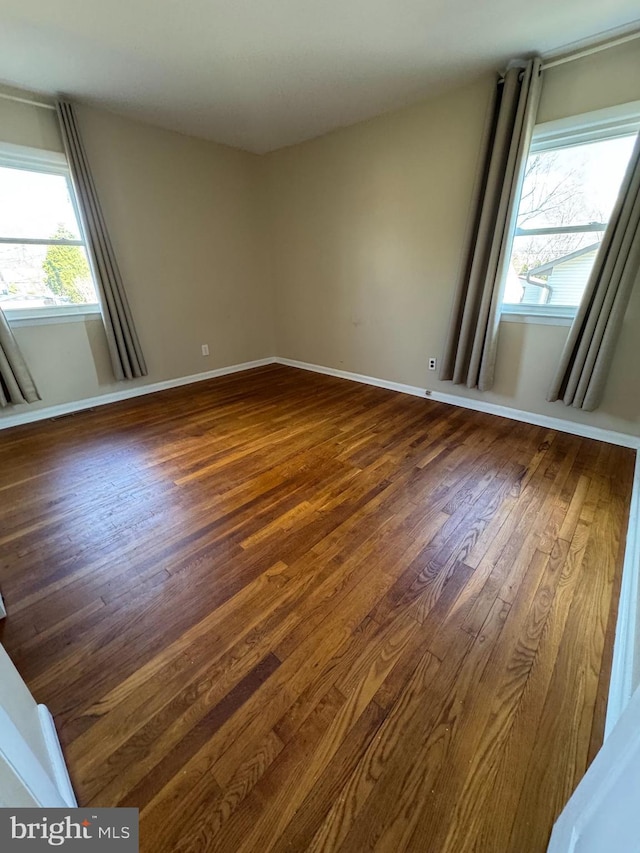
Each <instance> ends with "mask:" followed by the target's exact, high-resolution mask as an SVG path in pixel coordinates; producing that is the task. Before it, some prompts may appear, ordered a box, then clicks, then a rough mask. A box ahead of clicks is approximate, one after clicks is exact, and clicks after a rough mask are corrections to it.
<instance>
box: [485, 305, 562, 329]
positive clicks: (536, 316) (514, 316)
mask: <svg viewBox="0 0 640 853" xmlns="http://www.w3.org/2000/svg"><path fill="white" fill-rule="evenodd" d="M574 317H575V312H573V311H572V312H571V313H568V312H560V311H558V312H552V311H544V312H542V311H535V310H534V311H522V310H521V311H509V310H507V309H503V311H502V314H501V316H500V322H502V323H527V324H533V325H537V326H570V325H571V324H572V323H573V318H574Z"/></svg>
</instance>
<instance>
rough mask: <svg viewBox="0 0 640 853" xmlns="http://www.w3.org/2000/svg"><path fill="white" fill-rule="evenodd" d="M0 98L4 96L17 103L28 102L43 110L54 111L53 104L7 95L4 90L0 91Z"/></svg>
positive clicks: (6, 99) (5, 98)
mask: <svg viewBox="0 0 640 853" xmlns="http://www.w3.org/2000/svg"><path fill="white" fill-rule="evenodd" d="M0 98H4V100H5V101H15V102H16V103H18V104H29V105H30V106H32V107H40V108H41V109H43V110H53V111H54V112H55V109H56V108H55V106H54V105H53V104H45V103H44V102H43V101H31V100H30V99H29V98H20V97H18V95H7V94H6V93H5V92H0Z"/></svg>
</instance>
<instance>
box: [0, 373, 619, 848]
mask: <svg viewBox="0 0 640 853" xmlns="http://www.w3.org/2000/svg"><path fill="white" fill-rule="evenodd" d="M632 468H633V453H632V451H629V450H625V449H622V448H619V447H614V446H612V445H608V444H602V443H599V442H595V441H591V440H587V439H580V438H576V437H573V436H569V435H565V434H562V433H557V432H554V431H552V430H547V429H544V428H541V427H535V426H530V425H526V424H519V423H516V422H513V421H509V420H505V419H501V418H496V417H493V416H490V415H483V414H479V413H473V412H470V411H467V410H463V409H457V408H454V407H451V406H446V405H444V404H439V403H434V402H431V401H428V400H420V399H417V398H412V397H407V396H403V395H400V394H395V393H393V392H390V391H385V390H381V389H377V388H371V387H366V386H361V385H357V384H354V383H351V382H346V381H342V380H338V379H332V378H328V377H323V376H317V375H314V374H309V373H303V372H300V371H296V370H293V369H291V368H285V367H280V366H272V367H267V368H260V369H258V370H254V371H251V372H249V373H245V374H238V375H234V376H229V377H225V378H220V379H216V380H212V381H209V382H205V383H201V384H198V385H192V386H187V387H184V388H180V389H175V390H172V391H167V392H162V393H158V394H154V395H152V396H147V397H144V398H140V399H138V400H135V401H129V402H126V403H121V404H116V405H113V406H109V407H103V408H100V409H97V410H95V411H91V412H85V413H81V414H77V415H75V416H73V417H68V418H63V419H60V420H57V421H53V422H44V423H40V424H36V425H32V426H29V427H20V428H17V429H15V430H11V431H7V432H5V433H2V434H0V471H1V472H2V475H1V476H2V481H1V484H0V486H1V490H2V502H1V504H0V518H1V521H2V528H1V531H0V543H1V546H2V547H1V564H0V582H1V586H2V592H3V594H4V597H5V600H6V604H7V608H8V611H9V617H8V619H7V620H6V623H5V625H4V627H3V629H2V642H3V643H4V645H5V647H6V649H7V651H8V652H9V654H10V655H11V656H12V657H13V659H14V661H15V663H16V665H17V667H18V669H19V670H20V672H21V673H22V675H23V677H24V678H25V679H26V681H27V683H28V685H29V686H30V688H31V690H32V692H33V693H34V695H35V697H36V699H37V700H38V701H40V702H44V703H46V704H48V705H49V708H50V709H51V711H52V713H53V714H54V717H55V719H56V722H57V724H58V727H59V731H60V735H61V740H62V744H63V747H64V751H65V753H66V756H67V759H68V763H69V768H70V772H71V776H72V779H73V782H74V786H75V789H76V792H77V794H78V799H79V802H80V803H81V804H82V805H89V804H91V805H95V806H113V805H123V806H137V807H138V808H140V810H141V850H142V851H145V853H163V851H171V853H174V851H175V852H176V853H177V852H178V851H183V853H186V851H224V853H254V851H260V853H262V851H279V853H284V851H304V850H309V851H323V853H325V851H337V850H340V851H349V853H359V851H366V850H378V851H390V853H396V851H404V850H410V851H420V853H426V851H428V852H429V853H466V851H469V852H470V853H471V851H474V853H510V851H513V853H542V851H544V850H545V849H546V844H547V841H548V837H549V833H550V830H551V826H552V824H553V821H554V819H555V817H556V815H557V814H558V812H559V811H560V809H561V807H562V806H563V804H564V802H565V800H566V799H567V797H568V796H569V794H570V793H571V791H572V790H573V788H574V787H575V785H576V784H577V782H578V781H579V779H580V777H581V776H582V774H583V773H584V771H585V768H586V766H587V764H588V762H589V761H590V759H591V758H592V757H593V755H594V754H595V752H596V751H597V749H598V747H599V745H600V743H601V739H602V732H603V725H604V703H605V699H606V691H607V685H608V678H609V670H610V657H611V647H612V638H613V629H614V623H615V604H616V600H617V595H618V588H619V581H620V571H621V561H622V554H623V550H624V539H625V530H626V519H627V514H628V505H629V496H630V490H631V478H632Z"/></svg>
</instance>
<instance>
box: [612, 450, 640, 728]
mask: <svg viewBox="0 0 640 853" xmlns="http://www.w3.org/2000/svg"><path fill="white" fill-rule="evenodd" d="M639 592H640V453H638V454H637V455H636V467H635V471H634V477H633V490H632V492H631V507H630V508H629V526H628V529H627V543H626V547H625V551H624V564H623V569H622V586H621V588H620V603H619V605H618V621H617V624H616V636H615V641H614V646H613V665H612V667H611V681H610V683H609V701H608V703H607V721H606V726H605V738H606V737H608V736H609V734H610V733H611V730H612V729H613V727H614V726H615V724H616V723H617V721H618V719H619V718H620V715H621V714H622V712H623V711H624V709H625V708H626V707H627V705H628V703H629V701H630V699H631V696H632V695H633V692H634V691H635V689H636V687H637V686H638V684H639V683H640V602H639V601H638V594H639Z"/></svg>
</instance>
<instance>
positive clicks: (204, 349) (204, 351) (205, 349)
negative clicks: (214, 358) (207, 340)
mask: <svg viewBox="0 0 640 853" xmlns="http://www.w3.org/2000/svg"><path fill="white" fill-rule="evenodd" d="M202 355H209V344H202Z"/></svg>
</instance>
